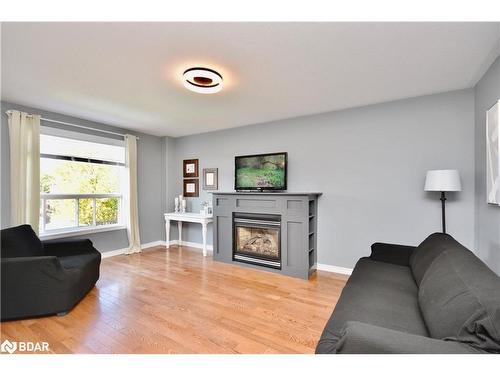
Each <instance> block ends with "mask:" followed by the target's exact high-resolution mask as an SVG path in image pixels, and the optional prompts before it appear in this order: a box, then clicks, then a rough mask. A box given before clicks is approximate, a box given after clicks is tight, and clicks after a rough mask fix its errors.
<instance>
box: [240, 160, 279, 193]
mask: <svg viewBox="0 0 500 375" xmlns="http://www.w3.org/2000/svg"><path fill="white" fill-rule="evenodd" d="M287 157H288V155H287V153H286V152H276V153H273V154H260V155H245V156H236V157H235V158H234V189H235V190H256V191H264V190H286V170H287V165H286V164H287Z"/></svg>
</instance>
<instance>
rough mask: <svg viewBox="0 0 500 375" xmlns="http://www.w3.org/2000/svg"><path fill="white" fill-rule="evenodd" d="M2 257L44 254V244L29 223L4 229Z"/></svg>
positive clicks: (2, 234)
mask: <svg viewBox="0 0 500 375" xmlns="http://www.w3.org/2000/svg"><path fill="white" fill-rule="evenodd" d="M0 242H1V244H2V258H17V257H33V256H42V255H44V252H43V245H42V242H41V241H40V239H39V238H38V237H37V235H36V233H35V232H34V231H33V229H32V228H31V226H29V225H26V224H25V225H19V226H17V227H12V228H7V229H2V231H1V233H0Z"/></svg>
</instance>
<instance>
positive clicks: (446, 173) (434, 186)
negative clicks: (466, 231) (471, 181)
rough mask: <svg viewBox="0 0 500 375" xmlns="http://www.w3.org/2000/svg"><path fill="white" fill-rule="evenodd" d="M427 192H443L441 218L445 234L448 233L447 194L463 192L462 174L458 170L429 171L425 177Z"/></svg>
mask: <svg viewBox="0 0 500 375" xmlns="http://www.w3.org/2000/svg"><path fill="white" fill-rule="evenodd" d="M424 190H425V191H440V192H441V199H440V200H441V216H442V223H443V233H446V212H445V202H446V192H448V191H461V190H462V184H461V183H460V174H459V173H458V171H457V170H456V169H440V170H433V171H427V176H426V177H425V188H424Z"/></svg>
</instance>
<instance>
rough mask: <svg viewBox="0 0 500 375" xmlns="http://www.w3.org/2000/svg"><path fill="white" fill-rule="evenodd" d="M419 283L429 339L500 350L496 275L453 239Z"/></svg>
mask: <svg viewBox="0 0 500 375" xmlns="http://www.w3.org/2000/svg"><path fill="white" fill-rule="evenodd" d="M453 242H454V245H453V246H452V245H451V244H448V245H447V246H446V247H447V249H446V250H445V251H442V252H441V254H440V255H439V256H438V257H437V258H436V259H435V260H434V261H433V262H432V264H431V265H430V266H429V268H428V270H427V272H426V273H425V276H424V277H423V279H422V281H421V283H420V289H419V297H418V298H419V303H420V308H421V310H422V314H423V316H424V319H425V322H426V324H427V327H428V329H429V332H430V334H431V336H432V337H433V338H437V339H443V340H451V341H457V342H462V343H467V344H469V345H471V346H473V347H475V348H478V349H483V350H486V351H491V352H500V278H499V277H498V276H497V275H496V274H495V273H494V272H493V271H491V270H490V269H489V268H488V267H487V266H486V265H485V264H484V263H483V262H482V261H481V260H480V259H479V258H477V257H476V256H475V255H474V254H473V253H472V252H471V251H469V250H467V249H466V248H465V247H463V246H462V245H460V244H459V243H458V242H456V241H454V240H453Z"/></svg>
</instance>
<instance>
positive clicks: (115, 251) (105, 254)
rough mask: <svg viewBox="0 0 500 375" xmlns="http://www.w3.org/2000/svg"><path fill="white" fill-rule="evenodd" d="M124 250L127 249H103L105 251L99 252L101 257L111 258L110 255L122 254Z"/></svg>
mask: <svg viewBox="0 0 500 375" xmlns="http://www.w3.org/2000/svg"><path fill="white" fill-rule="evenodd" d="M125 250H127V249H118V250H111V251H105V252H103V253H101V258H102V259H105V258H111V257H114V256H117V255H122V254H125Z"/></svg>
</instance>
